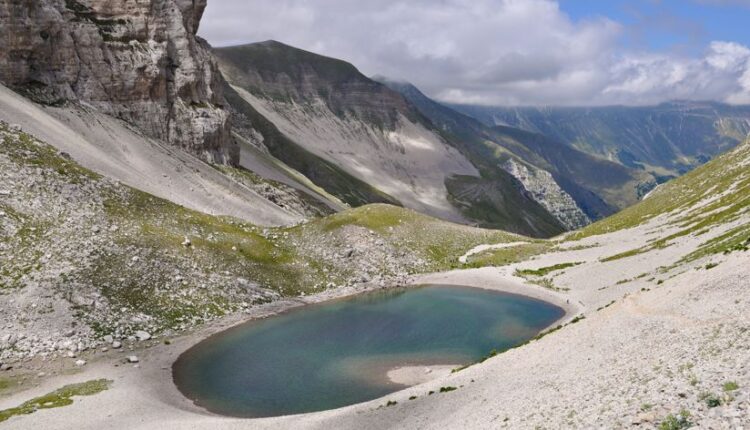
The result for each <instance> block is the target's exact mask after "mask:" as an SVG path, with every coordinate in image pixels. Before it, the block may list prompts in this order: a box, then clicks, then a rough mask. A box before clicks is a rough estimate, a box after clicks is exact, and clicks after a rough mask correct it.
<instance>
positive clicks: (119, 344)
mask: <svg viewBox="0 0 750 430" xmlns="http://www.w3.org/2000/svg"><path fill="white" fill-rule="evenodd" d="M120 348H122V342H120V341H119V340H116V341H114V342H112V349H120Z"/></svg>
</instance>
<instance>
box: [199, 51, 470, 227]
mask: <svg viewBox="0 0 750 430" xmlns="http://www.w3.org/2000/svg"><path fill="white" fill-rule="evenodd" d="M214 52H215V55H216V57H217V59H218V62H219V64H220V66H221V71H222V73H223V74H224V76H225V77H226V79H227V81H228V82H229V84H231V88H230V89H229V90H227V94H230V93H233V94H236V97H230V98H229V100H230V102H231V103H232V106H233V108H234V109H236V110H237V111H238V112H242V113H246V114H247V113H248V111H249V110H253V111H254V112H255V113H256V114H257V115H260V116H261V117H262V118H264V119H265V120H267V121H270V123H272V124H273V127H274V129H276V130H278V132H279V133H280V134H281V135H282V136H283V139H287V140H289V141H291V142H294V143H295V144H296V145H298V146H299V147H301V148H303V149H304V150H305V151H306V152H307V153H308V156H306V157H298V159H297V160H285V161H286V162H288V163H290V165H292V166H293V167H295V168H297V169H299V170H300V171H302V172H304V173H306V174H308V175H310V172H308V171H307V169H305V166H304V165H302V163H301V161H303V158H309V157H315V158H316V159H319V160H323V161H324V162H325V163H326V165H328V166H332V167H333V168H334V169H332V170H331V169H329V170H330V172H322V174H320V175H319V177H318V178H313V177H311V179H312V180H313V181H316V183H320V184H321V186H324V187H326V185H328V186H327V187H326V189H327V190H328V191H329V192H333V193H335V194H336V195H337V196H338V197H340V198H342V199H344V200H345V201H347V202H348V203H350V204H362V203H372V202H377V201H382V198H381V197H380V196H379V195H383V196H384V197H386V199H387V200H392V201H397V202H399V203H400V204H403V205H404V206H406V207H409V208H412V209H416V210H418V211H421V212H423V213H426V214H430V215H433V216H437V217H440V218H442V219H446V220H451V221H457V222H466V221H467V220H466V219H465V218H464V217H463V216H462V215H461V213H460V211H459V210H458V209H457V208H456V207H454V206H453V205H452V204H451V203H450V202H449V201H448V198H447V194H448V193H447V190H446V186H445V181H446V179H448V178H449V177H450V176H452V175H467V176H477V175H478V172H477V170H476V168H475V167H474V166H473V165H472V164H471V163H470V162H469V161H468V160H467V159H466V158H465V157H464V156H463V155H462V154H460V153H459V152H458V151H456V150H455V149H454V148H452V147H451V146H450V145H448V144H447V142H446V141H445V140H444V139H442V138H441V137H440V136H439V135H437V134H436V133H434V132H433V131H432V130H430V128H429V124H427V123H426V122H424V121H423V118H422V117H421V116H420V114H419V113H418V112H417V111H416V109H414V108H413V106H411V104H410V103H408V102H407V101H406V100H405V99H404V98H403V97H402V96H401V95H400V94H398V93H397V92H395V91H392V90H391V89H389V88H387V87H386V86H384V85H382V84H380V83H378V82H375V81H373V80H371V79H369V78H367V77H366V76H364V75H362V74H361V73H360V72H359V71H358V70H357V69H356V68H355V67H354V66H352V65H351V64H348V63H346V62H343V61H340V60H335V59H332V58H327V57H322V56H319V55H315V54H313V53H310V52H306V51H302V50H299V49H296V48H292V47H289V46H286V45H283V44H281V43H278V42H274V41H269V42H264V43H258V44H252V45H245V46H237V47H230V48H221V49H216V50H214ZM248 106H249V107H250V108H251V109H250V108H248ZM257 115H256V116H257ZM246 116H247V115H246ZM252 126H253V127H254V128H258V127H259V124H258V121H255V123H254V124H253V125H252ZM238 131H240V132H243V131H244V127H242V126H240V127H239V128H238ZM246 137H247V138H248V140H251V141H252V140H253V139H254V138H256V136H246ZM255 140H258V139H255ZM262 140H263V141H264V145H265V146H266V147H267V148H268V150H270V151H271V153H272V154H274V155H277V154H276V152H277V151H278V148H277V147H274V145H273V142H271V140H273V139H270V138H266V137H265V136H264V138H263V139H262ZM265 141H268V142H267V143H265ZM277 156H279V157H283V155H282V154H279V155H277ZM295 162H296V163H297V164H296V165H295V164H294V163H295ZM339 170H341V171H343V173H345V175H341V172H339ZM332 175H335V176H336V177H337V178H345V177H346V176H350V177H352V178H355V179H356V180H357V181H358V182H359V183H361V184H364V185H366V187H368V188H373V189H374V190H375V193H373V192H372V190H370V189H363V190H362V192H356V191H354V194H357V195H358V196H360V197H362V198H349V197H348V196H347V193H348V191H347V190H348V188H347V189H346V190H344V188H346V187H343V186H342V185H340V184H338V182H340V181H338V180H333V179H331V178H330V177H331V176H332ZM310 176H312V175H310ZM340 190H344V191H347V192H344V193H342V192H338V191H340ZM373 194H374V195H373ZM373 197H374V198H375V200H374V201H373Z"/></svg>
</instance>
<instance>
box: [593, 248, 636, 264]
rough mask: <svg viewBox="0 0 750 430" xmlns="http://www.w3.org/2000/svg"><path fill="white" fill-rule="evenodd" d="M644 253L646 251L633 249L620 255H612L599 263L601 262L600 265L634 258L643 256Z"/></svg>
mask: <svg viewBox="0 0 750 430" xmlns="http://www.w3.org/2000/svg"><path fill="white" fill-rule="evenodd" d="M644 252H646V250H643V249H633V250H630V251H626V252H623V253H620V254H615V255H612V256H610V257H605V258H602V259H600V260H599V261H601V262H602V263H607V262H610V261H615V260H621V259H623V258H628V257H634V256H636V255H639V254H643V253H644Z"/></svg>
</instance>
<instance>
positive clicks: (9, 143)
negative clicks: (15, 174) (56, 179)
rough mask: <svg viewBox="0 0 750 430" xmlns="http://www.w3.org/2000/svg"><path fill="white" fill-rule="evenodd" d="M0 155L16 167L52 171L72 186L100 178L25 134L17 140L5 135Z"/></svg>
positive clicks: (20, 135) (4, 128)
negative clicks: (21, 166)
mask: <svg viewBox="0 0 750 430" xmlns="http://www.w3.org/2000/svg"><path fill="white" fill-rule="evenodd" d="M0 127H2V128H1V129H0V130H2V131H8V129H7V127H5V126H3V125H2V124H0ZM0 153H2V154H4V155H6V156H8V158H10V160H11V161H12V162H14V163H16V164H18V165H28V166H36V167H39V168H43V169H45V170H48V171H54V172H55V173H57V174H58V175H60V176H63V177H64V178H65V179H66V180H67V181H69V182H70V183H73V184H79V183H82V182H83V181H85V180H87V179H89V180H96V179H99V178H101V176H100V175H98V174H97V173H94V172H92V171H90V170H88V169H85V168H83V167H81V166H79V165H78V164H76V163H75V162H74V161H72V160H70V159H68V158H67V157H65V156H63V155H61V154H60V153H58V152H57V150H55V149H54V148H53V147H51V146H49V145H45V144H42V143H41V142H39V141H37V140H36V139H34V138H33V137H32V136H31V135H29V134H26V133H20V134H19V135H18V138H17V139H15V138H13V137H11V136H8V135H6V136H5V138H4V139H3V145H2V147H1V148H0Z"/></svg>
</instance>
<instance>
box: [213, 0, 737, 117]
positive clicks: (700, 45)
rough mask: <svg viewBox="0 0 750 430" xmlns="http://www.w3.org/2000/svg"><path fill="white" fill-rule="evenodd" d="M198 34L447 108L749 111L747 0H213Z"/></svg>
mask: <svg viewBox="0 0 750 430" xmlns="http://www.w3.org/2000/svg"><path fill="white" fill-rule="evenodd" d="M200 34H201V35H202V36H203V37H205V38H206V39H208V41H209V42H210V43H212V44H213V45H216V46H227V45H236V44H243V43H250V42H259V41H263V40H268V39H275V40H278V41H281V42H284V43H287V44H289V45H293V46H296V47H299V48H302V49H307V50H309V51H313V52H317V53H320V54H323V55H328V56H331V57H335V58H339V59H343V60H346V61H349V62H351V63H352V64H354V65H355V66H357V67H358V68H359V69H360V70H361V71H362V72H363V73H365V74H367V75H370V76H373V75H382V76H386V77H389V78H391V79H398V80H404V81H409V82H412V83H414V84H415V85H417V86H418V87H419V88H420V89H422V90H423V91H424V92H425V93H427V94H428V95H430V96H432V97H433V98H436V99H438V100H441V101H446V102H454V103H471V104H484V105H566V106H573V105H575V106H581V105H615V104H618V105H647V104H657V103H661V102H664V101H669V100H677V99H679V100H685V99H689V100H715V101H722V102H728V103H735V104H750V0H372V1H368V2H361V1H352V0H253V1H248V0H221V1H219V0H212V1H210V2H209V3H208V9H207V10H206V15H205V17H204V20H203V22H202V23H201V31H200Z"/></svg>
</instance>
